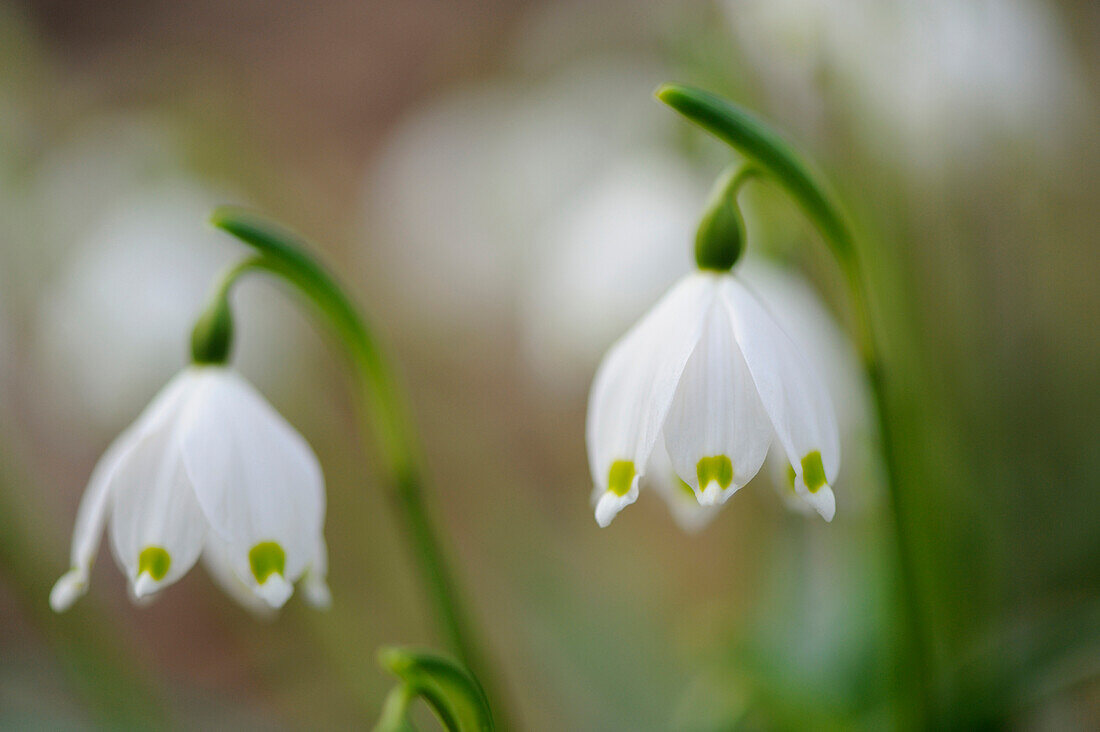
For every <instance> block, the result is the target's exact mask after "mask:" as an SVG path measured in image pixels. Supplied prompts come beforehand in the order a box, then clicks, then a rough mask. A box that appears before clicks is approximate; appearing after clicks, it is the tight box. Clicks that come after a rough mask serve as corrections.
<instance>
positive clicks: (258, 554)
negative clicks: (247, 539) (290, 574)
mask: <svg viewBox="0 0 1100 732" xmlns="http://www.w3.org/2000/svg"><path fill="white" fill-rule="evenodd" d="M248 563H249V564H250V565H252V576H253V577H255V578H256V581H257V582H259V583H260V584H261V585H262V584H263V583H264V582H265V581H266V580H267V578H268V577H270V576H271V575H272V574H277V575H279V576H282V574H283V572H284V571H285V568H286V552H284V551H283V548H282V547H281V546H279V545H278V544H276V543H275V542H273V541H261V542H260V543H259V544H257V545H256V546H254V547H252V549H251V550H250V551H249V552H248Z"/></svg>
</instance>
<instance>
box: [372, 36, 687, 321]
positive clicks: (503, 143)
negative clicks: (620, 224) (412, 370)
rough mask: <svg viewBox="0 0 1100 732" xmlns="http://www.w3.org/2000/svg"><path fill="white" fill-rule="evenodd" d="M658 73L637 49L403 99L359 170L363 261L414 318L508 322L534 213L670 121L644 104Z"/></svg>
mask: <svg viewBox="0 0 1100 732" xmlns="http://www.w3.org/2000/svg"><path fill="white" fill-rule="evenodd" d="M662 78H663V77H662V74H661V73H659V69H658V67H656V66H655V65H654V64H653V63H652V62H649V61H648V60H646V59H645V58H641V59H635V58H603V59H596V60H589V61H586V62H583V63H578V64H576V65H572V66H569V67H566V68H564V69H561V70H558V71H556V72H555V73H554V74H553V75H551V76H550V77H549V78H547V79H546V80H544V81H541V82H538V83H535V84H522V83H519V82H507V81H503V82H497V83H495V84H486V85H483V86H478V87H474V88H464V89H463V88H460V89H457V90H454V91H451V92H448V93H447V94H446V95H444V96H441V97H438V98H436V99H434V100H432V101H431V102H429V103H428V104H427V105H426V106H424V107H422V108H421V109H419V110H415V111H413V112H412V113H411V114H410V115H409V116H408V117H407V118H406V119H405V120H404V121H403V122H401V123H400V124H399V126H398V127H397V128H396V129H395V131H394V132H393V133H392V134H391V136H390V137H389V139H388V140H387V141H386V142H385V144H384V145H383V147H382V149H381V151H380V152H379V153H378V155H377V157H376V158H375V160H374V161H373V162H372V165H371V168H370V170H369V172H368V176H367V181H366V186H365V189H366V193H365V195H366V203H365V220H366V223H367V226H368V227H369V228H370V230H371V234H372V239H373V240H375V241H377V243H378V246H379V247H380V248H381V251H376V250H373V249H372V250H371V251H370V252H369V254H370V257H371V259H370V266H371V267H381V268H382V269H383V270H384V271H385V272H386V276H387V277H386V279H387V280H388V281H391V282H392V283H393V285H394V287H395V290H396V293H395V294H396V295H398V296H399V297H402V296H403V299H404V304H405V306H406V307H408V308H410V309H411V310H413V314H414V315H417V316H419V317H420V318H421V319H422V320H423V321H425V322H436V321H439V320H441V319H442V320H444V321H447V322H450V323H452V324H453V323H465V324H467V325H478V326H484V325H486V324H496V325H501V324H502V321H504V322H506V319H507V318H509V317H510V315H511V309H512V308H513V307H514V306H515V303H516V295H517V293H518V292H519V291H520V289H521V287H522V280H523V278H522V273H523V272H524V271H526V269H527V267H528V266H529V258H530V255H531V252H532V250H533V244H534V242H535V241H536V240H537V239H538V238H539V237H540V231H541V229H542V227H544V226H545V225H548V224H550V223H552V221H553V219H554V218H556V217H557V216H559V215H560V211H561V210H562V207H563V204H564V203H565V202H566V201H568V200H570V199H572V198H573V197H574V196H575V195H576V192H577V190H579V189H581V188H583V187H584V186H585V185H587V184H588V182H589V181H590V180H591V179H592V178H593V177H596V176H600V175H603V174H604V173H605V171H606V169H607V168H608V167H609V166H612V165H614V164H615V162H616V161H618V160H621V159H622V158H623V157H625V156H629V155H632V154H634V153H635V152H637V151H639V150H648V149H651V148H652V146H653V144H654V142H655V140H658V139H659V138H660V135H661V133H662V131H663V130H667V129H668V125H669V124H671V122H673V121H674V120H673V119H672V116H671V115H662V114H655V113H654V102H653V99H652V92H653V89H654V88H655V87H656V85H657V83H658V82H659V81H660V80H661V79H662ZM364 266H366V265H364ZM517 273H520V275H521V276H520V277H517Z"/></svg>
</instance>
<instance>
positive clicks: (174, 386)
mask: <svg viewBox="0 0 1100 732" xmlns="http://www.w3.org/2000/svg"><path fill="white" fill-rule="evenodd" d="M188 381H189V375H188V372H186V371H185V372H181V374H179V375H178V376H176V377H175V378H174V379H172V380H171V381H169V382H168V384H167V385H166V386H165V387H164V388H163V389H161V391H160V393H159V394H158V395H157V396H156V397H155V398H154V399H153V401H152V402H151V403H150V404H149V406H148V407H146V409H145V411H144V412H142V414H141V416H139V417H138V419H137V420H136V421H135V422H134V424H132V425H131V426H130V427H129V428H127V429H126V431H124V432H123V433H122V434H121V435H119V436H118V437H117V438H115V441H114V442H112V443H111V445H110V447H108V448H107V451H106V452H104V453H103V456H102V457H101V458H100V459H99V462H98V463H96V466H95V468H94V469H93V470H92V475H91V478H89V480H88V487H87V488H86V489H85V490H84V495H83V496H82V497H81V499H80V507H79V508H78V509H77V512H76V523H75V525H74V527H73V543H72V550H71V553H70V569H69V571H68V572H66V573H65V574H64V575H63V576H62V577H61V579H59V580H58V581H57V583H56V584H55V585H54V587H53V590H52V591H51V592H50V606H51V607H52V608H53V609H54V610H55V611H56V612H62V611H64V610H67V609H68V608H69V607H70V606H71V605H72V604H73V602H75V601H76V600H77V598H79V597H80V596H81V595H83V594H84V593H85V592H86V591H87V587H88V575H89V572H90V571H91V568H92V563H93V562H94V561H95V555H96V550H97V549H98V548H99V539H100V537H101V536H102V535H103V526H104V524H105V523H106V522H107V515H108V512H109V510H110V507H111V491H110V486H111V482H112V480H113V478H114V474H115V472H116V470H117V468H118V466H119V465H120V464H121V462H122V459H123V458H124V457H125V456H126V454H127V453H129V452H130V451H131V450H132V449H133V448H134V446H135V445H136V444H138V443H139V442H140V441H141V438H142V437H143V436H144V435H147V434H148V433H149V432H151V431H153V430H156V429H159V428H160V427H162V426H163V425H164V424H165V423H166V421H167V420H168V419H169V418H171V417H172V415H173V414H175V412H176V411H177V410H178V408H179V405H180V402H181V396H182V395H183V394H184V393H185V392H186V389H187V384H188Z"/></svg>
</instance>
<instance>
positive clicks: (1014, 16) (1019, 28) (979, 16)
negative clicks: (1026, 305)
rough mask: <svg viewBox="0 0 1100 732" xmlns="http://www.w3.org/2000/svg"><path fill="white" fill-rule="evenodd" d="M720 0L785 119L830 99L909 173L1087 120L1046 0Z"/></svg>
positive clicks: (1078, 77) (818, 112) (1046, 137)
mask: <svg viewBox="0 0 1100 732" xmlns="http://www.w3.org/2000/svg"><path fill="white" fill-rule="evenodd" d="M723 5H724V7H725V8H726V10H727V15H728V18H729V21H730V25H731V27H732V30H733V32H734V35H735V37H736V38H737V40H738V42H739V45H740V49H741V50H742V51H743V52H744V55H745V58H746V60H747V61H748V63H749V64H751V65H753V66H755V67H756V68H757V69H758V70H759V71H760V73H761V74H762V75H763V76H764V77H765V83H764V84H763V88H765V89H766V90H767V91H768V93H769V94H771V95H773V96H778V97H780V99H779V100H778V101H779V102H780V103H782V104H784V106H786V107H787V109H788V110H789V112H790V113H789V114H788V115H787V116H788V117H792V118H796V119H798V118H801V119H804V120H808V121H810V122H811V123H814V122H818V123H819V122H820V121H821V120H822V119H823V118H824V117H825V112H827V109H826V102H827V101H828V99H827V97H828V96H832V95H835V96H836V98H837V99H838V100H839V101H840V104H839V107H838V108H840V109H848V110H850V111H852V112H853V113H854V116H853V120H852V121H853V123H854V124H856V125H858V126H859V128H860V129H859V132H860V134H857V135H855V139H857V140H862V141H864V142H868V143H870V144H872V145H874V146H875V147H876V149H877V151H878V152H880V153H882V154H883V155H884V156H885V157H887V158H892V159H895V160H897V161H898V162H901V163H904V164H906V165H907V166H908V167H909V170H910V171H913V172H920V171H922V170H925V169H931V170H936V169H938V168H939V167H941V166H943V165H945V164H951V163H953V162H957V161H959V160H964V161H970V160H973V159H974V158H975V156H976V155H977V154H979V153H983V152H994V153H996V152H997V151H999V150H1000V143H1002V142H1003V140H1002V138H1003V137H1010V138H1011V139H1013V140H1014V141H1021V140H1035V141H1038V142H1040V143H1043V142H1049V141H1051V140H1054V139H1057V138H1060V137H1063V136H1065V134H1066V133H1067V132H1071V131H1073V130H1074V129H1075V128H1074V127H1073V124H1076V123H1077V122H1079V121H1084V120H1088V121H1090V122H1091V119H1092V118H1091V116H1089V115H1088V114H1087V112H1088V111H1089V107H1088V106H1087V105H1084V104H1082V100H1083V99H1085V98H1086V97H1087V96H1088V94H1087V92H1086V91H1085V86H1086V85H1085V83H1084V81H1083V75H1082V71H1081V69H1080V68H1078V64H1077V63H1076V62H1075V60H1074V59H1073V58H1072V55H1071V54H1070V53H1068V52H1067V49H1068V48H1071V47H1072V44H1071V43H1070V42H1069V40H1068V38H1067V34H1066V31H1065V29H1064V28H1062V27H1061V26H1060V24H1059V22H1058V17H1057V14H1056V13H1054V12H1053V11H1052V9H1051V8H1050V7H1048V4H1047V3H1042V2H1035V1H1034V0H1001V1H999V2H990V1H989V0H922V1H921V2H910V1H909V0H887V1H885V2H883V1H882V0H727V1H726V2H725V3H724V4H723ZM822 80H824V82H825V83H822ZM1083 113H1084V114H1083ZM817 126H820V124H818V125H817Z"/></svg>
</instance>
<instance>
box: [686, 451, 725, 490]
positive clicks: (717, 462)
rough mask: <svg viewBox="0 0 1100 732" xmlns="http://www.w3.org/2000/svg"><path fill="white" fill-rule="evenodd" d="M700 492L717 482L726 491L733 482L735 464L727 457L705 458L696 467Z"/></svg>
mask: <svg viewBox="0 0 1100 732" xmlns="http://www.w3.org/2000/svg"><path fill="white" fill-rule="evenodd" d="M695 474H696V475H697V476H698V477H699V488H700V490H702V489H704V488H706V487H707V486H708V485H710V484H711V482H715V483H717V484H718V485H719V487H721V488H722V490H725V489H726V488H729V487H730V483H732V482H733V463H732V462H730V459H729V458H728V457H726V456H725V455H715V456H714V457H705V458H703V459H702V460H700V461H699V463H698V464H697V465H696V466H695Z"/></svg>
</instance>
